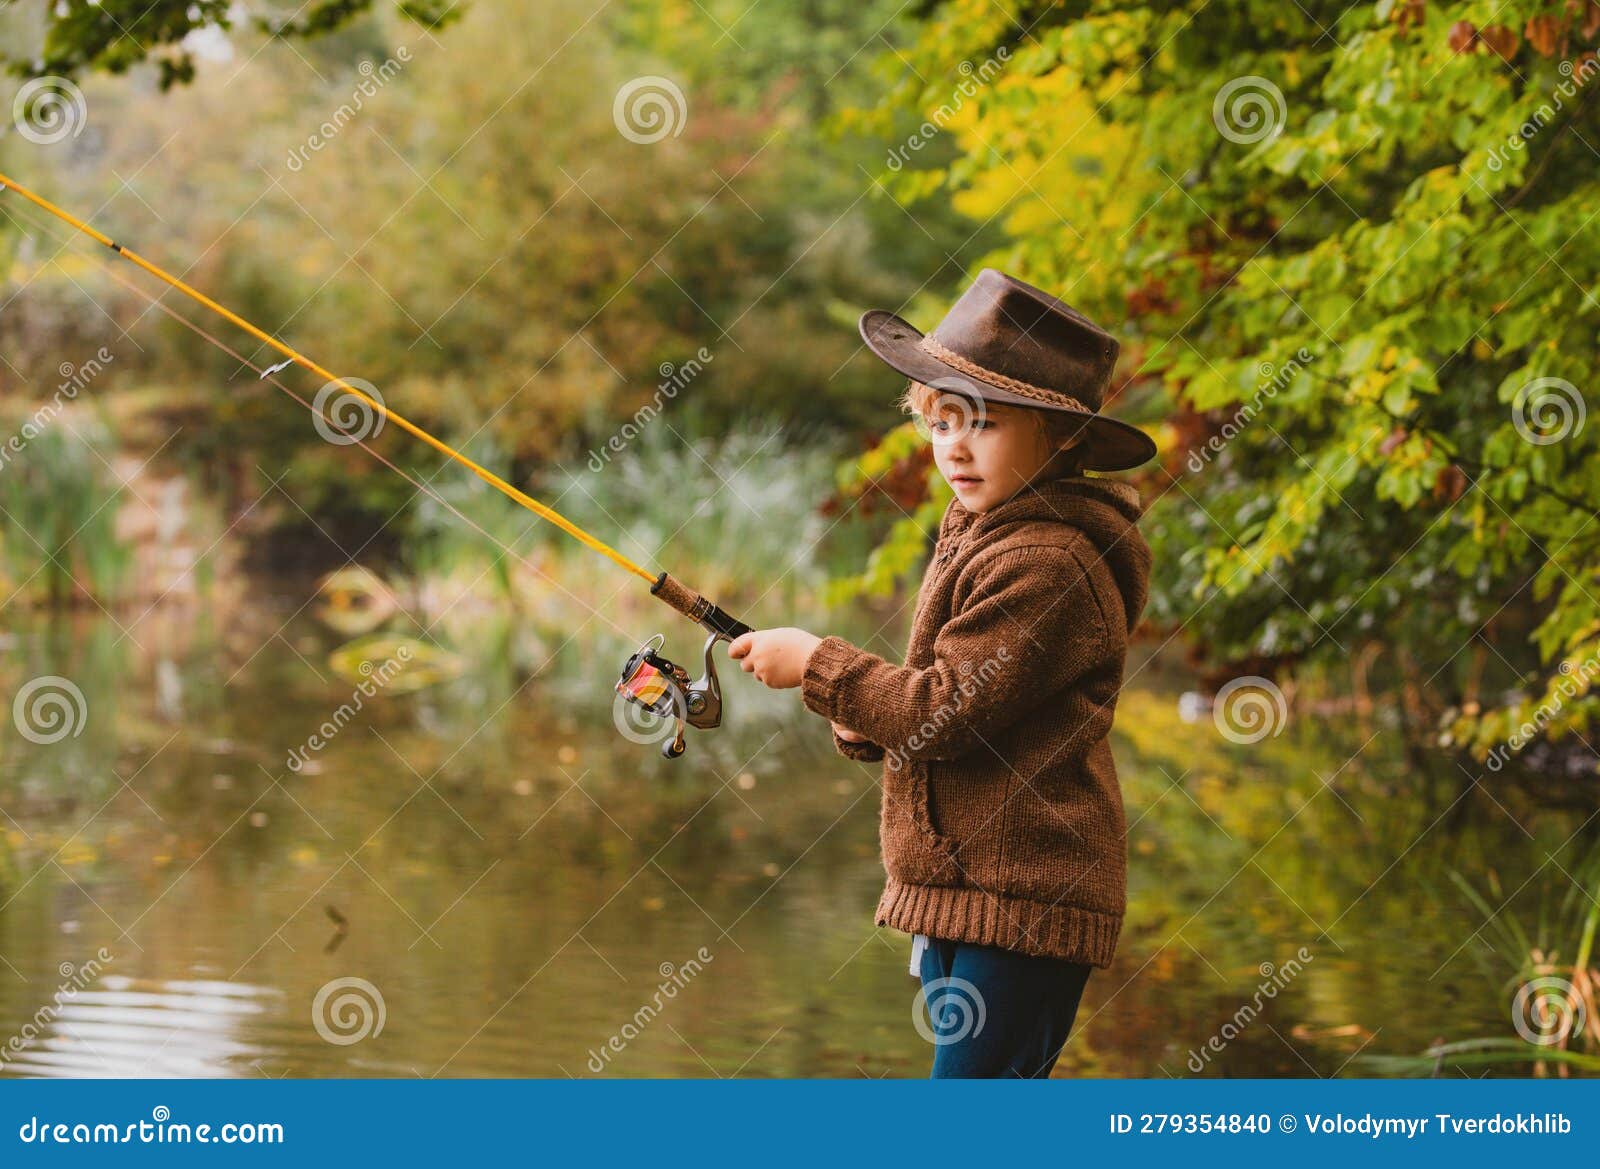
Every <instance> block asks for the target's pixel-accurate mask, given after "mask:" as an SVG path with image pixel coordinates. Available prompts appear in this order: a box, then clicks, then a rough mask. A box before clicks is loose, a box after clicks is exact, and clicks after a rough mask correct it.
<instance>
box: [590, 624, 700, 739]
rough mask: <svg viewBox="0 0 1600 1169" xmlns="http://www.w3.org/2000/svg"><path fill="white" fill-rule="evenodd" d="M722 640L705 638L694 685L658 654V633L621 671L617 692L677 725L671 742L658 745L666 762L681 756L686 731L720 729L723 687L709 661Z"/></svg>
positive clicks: (660, 640) (660, 638)
mask: <svg viewBox="0 0 1600 1169" xmlns="http://www.w3.org/2000/svg"><path fill="white" fill-rule="evenodd" d="M722 640H726V638H725V635H724V634H722V633H713V634H711V636H710V637H708V638H706V644H705V648H704V650H703V651H702V657H703V659H704V666H703V671H704V672H703V673H702V674H701V675H700V677H699V678H698V679H696V680H694V681H690V679H689V672H688V671H687V670H685V669H684V668H683V667H682V666H680V665H678V664H677V663H676V662H673V661H671V660H669V659H667V658H665V657H662V656H661V654H660V653H658V652H657V651H658V650H659V649H660V648H661V646H662V645H663V644H665V642H666V638H665V637H663V636H662V635H661V634H659V633H658V634H656V635H655V636H654V637H652V638H651V639H650V640H649V641H647V642H645V643H644V644H643V645H641V646H640V647H639V649H638V650H637V651H636V652H635V653H634V654H633V655H632V656H631V657H630V658H628V660H627V662H626V663H625V664H624V665H623V667H622V675H621V677H619V678H618V679H617V684H616V692H617V693H618V694H620V695H622V696H623V697H624V698H626V699H627V700H628V701H629V702H631V703H633V704H634V705H635V706H637V707H639V708H640V709H641V710H647V711H649V712H650V713H651V714H653V715H655V716H656V717H658V718H665V719H671V720H673V722H675V723H676V724H677V725H676V727H675V729H674V733H673V736H672V738H670V739H668V740H667V741H666V742H665V743H663V744H661V754H662V755H663V756H664V757H665V758H667V759H676V758H678V757H679V756H680V755H682V754H683V752H684V748H685V743H684V731H685V728H687V727H694V728H695V730H697V731H709V730H712V729H714V728H716V727H719V726H721V725H722V686H721V685H720V683H719V682H718V681H717V667H716V665H715V663H714V661H713V658H712V652H713V651H714V650H715V649H716V645H717V642H719V641H722Z"/></svg>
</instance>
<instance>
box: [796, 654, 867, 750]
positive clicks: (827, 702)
mask: <svg viewBox="0 0 1600 1169" xmlns="http://www.w3.org/2000/svg"><path fill="white" fill-rule="evenodd" d="M860 653H861V651H860V650H859V649H857V648H856V647H855V646H853V645H851V644H850V643H849V642H848V641H846V640H845V639H844V638H842V637H833V636H829V637H824V638H823V639H822V640H821V641H820V642H818V643H817V646H816V648H815V649H813V650H812V651H811V656H810V657H809V658H807V659H806V668H805V671H804V673H802V674H801V676H800V701H802V702H804V703H805V704H806V708H807V709H808V710H814V711H816V712H817V713H818V714H820V715H821V716H822V717H823V718H825V719H828V720H829V721H830V722H842V723H844V724H845V725H846V726H848V725H849V720H848V719H845V718H840V717H839V714H840V712H839V709H838V705H837V703H838V696H839V681H840V679H841V678H842V677H843V674H844V670H845V667H846V666H848V665H849V664H850V663H851V662H852V661H853V660H855V658H856V656H857V655H859V654H860ZM852 729H854V728H852Z"/></svg>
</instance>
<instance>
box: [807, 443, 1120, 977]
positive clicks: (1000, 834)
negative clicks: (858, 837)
mask: <svg viewBox="0 0 1600 1169" xmlns="http://www.w3.org/2000/svg"><path fill="white" fill-rule="evenodd" d="M1141 511H1142V507H1141V504H1140V501H1139V494H1138V491H1137V489H1135V488H1134V487H1133V486H1132V485H1131V484H1127V483H1123V482H1120V481H1118V480H1113V479H1105V478H1095V477H1090V476H1084V475H1076V476H1069V477H1066V478H1062V479H1056V480H1050V481H1046V482H1044V483H1041V484H1038V485H1036V487H1035V488H1024V489H1023V490H1022V491H1021V492H1020V493H1018V495H1016V496H1014V497H1012V498H1011V499H1009V500H1007V501H1006V502H1005V503H1002V504H999V505H998V506H996V507H994V508H991V509H990V510H989V511H987V512H982V513H973V512H970V511H968V510H967V509H966V508H965V507H964V506H962V504H961V503H960V501H959V500H952V501H951V502H950V505H949V506H948V507H947V508H946V509H945V513H944V518H943V520H942V521H941V522H940V525H939V538H938V543H937V544H936V546H935V549H934V556H933V560H932V563H931V564H930V565H929V567H928V571H927V574H926V576H925V577H924V579H923V582H922V589H921V592H920V593H919V594H918V598H917V610H916V617H915V619H914V621H913V624H912V629H911V642H910V646H909V647H908V649H907V652H906V664H905V665H904V666H895V665H891V664H889V663H888V662H886V661H884V659H883V658H881V657H878V656H877V655H875V654H871V653H868V652H867V651H865V650H862V649H859V648H857V647H856V646H854V645H851V644H850V643H849V642H848V641H845V640H844V639H843V638H840V637H827V638H824V639H823V640H822V642H821V643H820V644H819V645H818V646H817V647H816V649H815V650H814V651H813V652H812V654H811V657H810V658H809V659H808V660H807V662H806V668H805V675H804V678H803V680H802V683H801V695H802V698H803V700H804V702H805V704H806V706H808V707H809V708H810V709H812V710H814V711H816V712H817V713H818V714H820V715H823V716H824V717H826V718H829V719H831V720H833V721H835V722H837V723H839V724H841V725H843V726H846V727H849V728H850V729H851V730H853V731H855V732H856V733H858V734H862V735H866V736H867V738H868V739H869V740H870V741H869V742H867V743H859V744H858V743H848V742H846V741H845V740H843V739H840V738H839V737H838V736H837V735H835V736H834V743H835V745H836V746H837V747H838V749H839V750H840V752H841V753H843V754H846V755H848V756H850V757H851V758H854V759H861V760H864V761H868V762H871V761H876V760H879V759H882V760H883V764H884V767H883V811H882V816H881V822H880V827H879V839H880V842H881V845H882V849H883V863H884V867H885V869H886V870H887V871H888V876H889V880H888V884H887V886H886V887H885V889H884V892H883V897H882V899H881V900H880V901H879V903H878V909H877V914H876V919H877V923H878V924H879V925H888V926H892V927H894V928H895V929H899V930H903V931H905V932H907V933H922V934H927V935H928V936H930V937H934V938H942V939H946V940H949V941H962V942H974V943H982V944H988V945H995V946H1001V947H1004V948H1006V949H1010V950H1019V951H1022V952H1023V953H1027V954H1036V955H1043V956H1049V957H1056V958H1064V959H1067V960H1069V961H1074V962H1086V963H1089V964H1090V965H1093V966H1109V965H1110V964H1111V960H1112V957H1113V955H1114V954H1115V952H1116V946H1117V937H1118V934H1119V933H1120V932H1121V928H1122V915H1123V911H1124V908H1125V906H1126V902H1127V846H1126V832H1127V828H1126V824H1125V821H1124V818H1123V810H1122V792H1121V789H1120V787H1119V786H1118V784H1117V774H1116V768H1115V766H1114V765H1113V763H1112V759H1111V748H1110V745H1109V743H1108V741H1107V735H1108V734H1109V732H1110V730H1111V720H1112V714H1113V711H1114V709H1115V706H1116V701H1117V694H1118V691H1119V690H1120V688H1121V685H1122V673H1123V664H1124V661H1125V659H1126V656H1127V649H1128V637H1129V634H1130V633H1131V632H1132V630H1133V628H1134V626H1135V625H1136V624H1137V623H1138V620H1139V614H1140V612H1141V611H1142V610H1143V608H1144V604H1145V599H1146V593H1147V588H1148V582H1149V575H1150V550H1149V547H1148V545H1147V544H1146V543H1145V541H1144V537H1143V536H1142V535H1141V534H1140V532H1139V529H1138V528H1137V526H1136V521H1137V520H1138V518H1139V515H1140V513H1141Z"/></svg>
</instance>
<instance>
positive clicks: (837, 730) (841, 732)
mask: <svg viewBox="0 0 1600 1169" xmlns="http://www.w3.org/2000/svg"><path fill="white" fill-rule="evenodd" d="M828 725H829V726H831V727H832V728H833V733H834V734H836V735H838V736H839V737H840V738H841V739H843V740H844V741H845V742H847V743H865V742H866V741H867V736H865V735H858V734H856V733H855V732H854V731H852V730H851V729H850V728H849V727H846V726H840V725H839V724H838V723H836V722H829V724H828Z"/></svg>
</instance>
